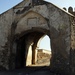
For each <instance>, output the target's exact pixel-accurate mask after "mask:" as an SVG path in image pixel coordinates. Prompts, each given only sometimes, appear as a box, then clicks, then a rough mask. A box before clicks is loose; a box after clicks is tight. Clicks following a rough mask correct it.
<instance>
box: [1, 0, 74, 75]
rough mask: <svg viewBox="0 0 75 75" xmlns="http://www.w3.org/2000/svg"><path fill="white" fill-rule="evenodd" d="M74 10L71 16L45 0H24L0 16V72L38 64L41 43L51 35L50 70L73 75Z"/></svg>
mask: <svg viewBox="0 0 75 75" xmlns="http://www.w3.org/2000/svg"><path fill="white" fill-rule="evenodd" d="M71 9H72V8H71V7H70V8H69V12H70V13H68V12H67V11H65V10H64V9H60V8H59V7H57V6H55V5H54V4H52V3H49V2H46V1H43V0H23V1H22V2H21V3H19V4H18V5H16V6H15V7H13V8H11V9H9V10H8V11H6V12H4V13H2V14H0V70H3V69H6V70H11V69H17V68H23V67H25V66H26V65H29V64H35V62H36V60H37V57H36V55H37V47H38V46H39V45H38V41H39V40H40V39H41V38H42V37H43V36H44V35H48V36H49V37H50V39H51V50H52V57H51V60H50V62H51V64H50V70H52V71H56V72H60V73H67V75H69V74H70V75H73V74H74V73H75V16H74V14H75V13H74V12H73V11H71ZM46 44H47V43H46ZM29 59H31V60H29Z"/></svg>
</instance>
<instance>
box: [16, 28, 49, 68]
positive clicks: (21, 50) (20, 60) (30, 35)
mask: <svg viewBox="0 0 75 75" xmlns="http://www.w3.org/2000/svg"><path fill="white" fill-rule="evenodd" d="M41 30H42V29H41ZM46 34H47V35H48V31H46V30H43V31H39V30H38V31H35V30H33V31H29V32H27V33H26V34H24V35H23V36H21V37H20V38H18V39H16V43H17V48H16V49H17V51H16V63H15V64H16V65H15V66H16V68H23V67H26V66H28V65H32V64H35V63H36V61H37V43H38V41H39V39H40V38H41V37H42V36H44V35H46Z"/></svg>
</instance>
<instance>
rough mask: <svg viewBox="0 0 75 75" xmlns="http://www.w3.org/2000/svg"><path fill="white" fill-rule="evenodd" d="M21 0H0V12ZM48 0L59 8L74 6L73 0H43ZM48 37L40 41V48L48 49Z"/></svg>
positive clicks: (74, 0)
mask: <svg viewBox="0 0 75 75" xmlns="http://www.w3.org/2000/svg"><path fill="white" fill-rule="evenodd" d="M21 1H23V0H0V14H1V13H3V12H5V11H6V10H8V9H10V8H12V7H13V6H15V5H17V4H18V3H20V2H21ZM45 1H48V2H51V3H53V4H55V5H57V6H58V7H60V8H63V7H66V8H68V7H69V6H72V7H73V8H74V7H75V0H45ZM49 41H50V40H49V38H48V37H47V36H46V37H45V38H44V39H43V40H42V42H41V46H40V47H41V48H45V49H50V48H49V45H50V42H49Z"/></svg>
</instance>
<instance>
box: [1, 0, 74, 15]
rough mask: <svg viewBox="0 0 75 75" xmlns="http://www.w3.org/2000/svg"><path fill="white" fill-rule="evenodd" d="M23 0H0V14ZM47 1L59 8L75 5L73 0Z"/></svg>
mask: <svg viewBox="0 0 75 75" xmlns="http://www.w3.org/2000/svg"><path fill="white" fill-rule="evenodd" d="M21 1H23V0H0V14H1V13H3V12H4V11H6V10H8V9H10V8H11V7H13V6H15V5H16V4H18V3H19V2H21ZM45 1H48V2H51V3H53V4H55V5H57V6H59V7H61V8H63V7H67V8H68V7H69V6H72V7H75V0H45Z"/></svg>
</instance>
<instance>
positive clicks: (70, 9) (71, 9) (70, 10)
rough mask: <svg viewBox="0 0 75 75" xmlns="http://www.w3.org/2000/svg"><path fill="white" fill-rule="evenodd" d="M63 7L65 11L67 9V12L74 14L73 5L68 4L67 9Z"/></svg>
mask: <svg viewBox="0 0 75 75" xmlns="http://www.w3.org/2000/svg"><path fill="white" fill-rule="evenodd" d="M63 9H64V10H66V11H68V12H69V13H71V14H73V15H75V8H73V7H71V6H70V7H69V8H68V10H67V9H66V8H65V7H63Z"/></svg>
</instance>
